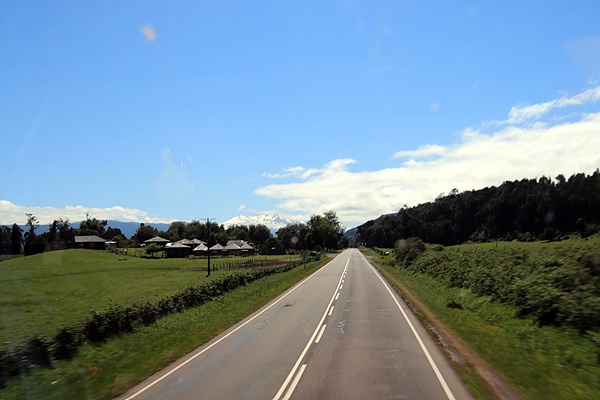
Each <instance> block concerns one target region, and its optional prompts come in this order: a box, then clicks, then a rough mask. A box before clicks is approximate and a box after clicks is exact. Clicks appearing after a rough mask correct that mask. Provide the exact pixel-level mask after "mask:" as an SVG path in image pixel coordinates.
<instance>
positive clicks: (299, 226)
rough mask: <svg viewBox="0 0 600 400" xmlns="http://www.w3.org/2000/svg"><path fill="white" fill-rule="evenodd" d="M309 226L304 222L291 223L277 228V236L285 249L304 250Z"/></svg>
mask: <svg viewBox="0 0 600 400" xmlns="http://www.w3.org/2000/svg"><path fill="white" fill-rule="evenodd" d="M307 233H308V226H307V225H306V224H303V223H296V224H289V225H286V226H284V227H283V228H279V229H278V230H277V238H278V239H279V240H280V241H281V243H282V245H283V246H284V248H285V249H291V250H304V249H305V248H306V247H305V240H306V234H307Z"/></svg>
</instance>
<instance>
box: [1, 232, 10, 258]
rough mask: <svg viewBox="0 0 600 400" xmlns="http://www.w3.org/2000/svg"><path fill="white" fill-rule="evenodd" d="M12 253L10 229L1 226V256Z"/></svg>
mask: <svg viewBox="0 0 600 400" xmlns="http://www.w3.org/2000/svg"><path fill="white" fill-rule="evenodd" d="M9 252H10V229H9V228H8V227H7V226H0V254H8V253H9Z"/></svg>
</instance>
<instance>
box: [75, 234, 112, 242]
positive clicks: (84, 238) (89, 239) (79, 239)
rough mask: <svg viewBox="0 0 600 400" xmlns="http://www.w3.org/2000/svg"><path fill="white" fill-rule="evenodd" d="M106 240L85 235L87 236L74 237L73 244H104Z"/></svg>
mask: <svg viewBox="0 0 600 400" xmlns="http://www.w3.org/2000/svg"><path fill="white" fill-rule="evenodd" d="M104 242H106V239H102V238H101V237H100V236H96V235H87V236H75V243H104Z"/></svg>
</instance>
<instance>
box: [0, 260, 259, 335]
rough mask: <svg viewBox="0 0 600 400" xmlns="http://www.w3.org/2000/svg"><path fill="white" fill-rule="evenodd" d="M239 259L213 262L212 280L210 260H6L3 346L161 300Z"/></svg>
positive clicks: (1, 275) (0, 325)
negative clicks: (101, 313)
mask: <svg viewBox="0 0 600 400" xmlns="http://www.w3.org/2000/svg"><path fill="white" fill-rule="evenodd" d="M260 259H264V257H261V258H260ZM234 261H236V260H235V259H212V260H211V265H212V267H213V271H212V272H211V276H210V277H209V278H207V277H206V275H207V274H206V259H174V258H160V259H158V258H157V259H145V258H138V257H127V256H123V255H116V254H111V253H108V252H104V251H93V250H79V249H78V250H64V251H54V252H48V253H43V254H38V255H34V256H29V257H20V258H15V259H12V260H8V261H4V262H2V263H0V287H1V288H2V290H1V291H0V347H2V345H3V344H7V343H19V342H20V341H21V340H22V339H24V338H29V337H32V336H33V335H35V334H38V335H40V336H42V337H48V336H50V335H54V334H56V331H57V329H58V328H59V327H61V326H64V325H74V324H77V323H80V322H81V323H83V322H84V321H85V319H86V318H87V317H88V316H89V315H90V313H91V312H92V311H94V310H97V311H102V310H105V309H107V308H109V307H111V306H117V305H123V306H129V305H131V304H133V303H136V302H142V301H151V302H153V301H156V300H159V299H160V298H163V297H165V296H167V295H169V294H172V293H174V292H176V291H177V290H178V289H181V288H183V287H186V286H187V285H190V284H198V283H202V282H204V281H206V280H209V279H212V278H214V277H218V276H220V275H223V274H229V273H230V272H229V271H228V270H226V269H224V267H225V263H232V262H234ZM215 267H217V268H219V267H220V269H218V270H215ZM198 268H203V269H204V270H203V271H199V270H198Z"/></svg>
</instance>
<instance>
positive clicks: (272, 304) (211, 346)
mask: <svg viewBox="0 0 600 400" xmlns="http://www.w3.org/2000/svg"><path fill="white" fill-rule="evenodd" d="M332 261H333V260H332ZM332 261H330V262H328V263H327V264H325V265H324V266H323V267H321V268H320V269H319V270H318V271H316V272H315V273H314V274H312V275H310V276H308V277H307V278H306V279H304V280H303V281H302V282H300V283H298V284H297V285H296V286H294V287H293V288H291V289H290V290H288V291H287V292H285V293H284V294H282V295H281V297H279V298H278V299H276V300H275V301H274V302H273V303H271V304H270V305H269V306H267V307H266V308H265V309H264V310H262V311H261V312H259V313H258V314H256V315H255V316H254V317H252V318H250V319H249V320H248V321H246V322H244V323H243V324H242V325H240V326H238V327H237V328H235V329H234V330H232V331H231V332H229V333H228V334H227V335H225V336H223V337H222V338H220V339H219V340H217V341H215V342H214V343H211V344H210V345H208V346H207V347H206V348H205V349H203V350H202V351H200V352H198V353H197V354H194V355H193V356H192V357H190V358H189V359H187V360H185V361H184V362H182V363H181V364H179V365H178V366H176V367H175V368H173V369H172V370H170V371H169V372H167V373H165V374H164V375H162V376H160V377H158V378H156V379H155V380H154V381H152V382H150V383H149V384H147V385H146V386H144V387H142V388H141V389H140V390H138V391H137V392H135V393H134V394H132V395H131V396H129V397H126V398H125V399H124V400H131V399H133V398H135V397H137V396H138V395H140V394H142V393H143V392H145V391H146V390H148V389H150V388H151V387H152V386H154V385H156V384H157V383H158V382H160V381H162V380H163V379H165V378H167V377H168V376H170V375H172V374H173V373H174V372H176V371H177V370H179V369H180V368H182V367H184V366H185V365H187V364H188V363H190V362H192V361H193V360H194V359H196V358H197V357H199V356H200V355H202V354H204V353H205V352H207V351H208V350H210V349H211V348H213V347H214V346H216V345H217V344H219V343H221V342H222V341H223V340H225V339H227V338H228V337H229V336H231V335H233V334H234V333H235V332H237V331H239V330H240V329H242V328H243V327H244V326H246V325H248V324H249V323H250V322H252V321H254V320H255V319H256V318H258V317H259V316H261V315H262V314H263V313H265V312H266V311H267V310H269V309H270V308H271V307H273V306H274V305H275V304H277V303H279V302H280V301H281V300H283V299H284V298H286V297H287V296H288V295H289V294H291V293H292V292H293V291H294V290H296V289H298V288H299V287H300V286H301V285H303V284H305V283H306V282H308V280H309V279H312V278H313V277H314V276H316V275H317V274H318V273H319V272H321V271H323V270H324V269H325V267H327V266H328V265H329V264H330V263H331V262H332ZM346 267H348V264H347V263H346Z"/></svg>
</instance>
